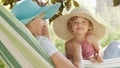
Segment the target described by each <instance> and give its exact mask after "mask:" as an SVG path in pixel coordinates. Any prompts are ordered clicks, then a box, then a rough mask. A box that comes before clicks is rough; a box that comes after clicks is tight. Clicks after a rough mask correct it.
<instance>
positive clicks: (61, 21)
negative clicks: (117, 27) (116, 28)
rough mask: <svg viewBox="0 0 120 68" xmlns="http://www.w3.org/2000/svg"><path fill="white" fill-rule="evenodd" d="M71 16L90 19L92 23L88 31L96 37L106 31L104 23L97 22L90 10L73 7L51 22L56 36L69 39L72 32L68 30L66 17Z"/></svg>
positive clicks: (99, 36) (101, 35)
mask: <svg viewBox="0 0 120 68" xmlns="http://www.w3.org/2000/svg"><path fill="white" fill-rule="evenodd" d="M73 16H82V17H85V18H87V19H88V20H90V21H91V23H92V25H93V29H92V30H91V31H90V32H91V33H93V34H94V35H96V37H97V38H98V39H100V38H102V37H103V36H104V34H105V32H106V28H105V26H104V25H102V24H100V23H98V22H97V21H96V20H95V19H94V18H93V17H92V16H91V14H90V12H89V11H88V10H87V9H85V8H83V7H82V8H81V7H78V8H75V9H73V10H72V11H71V12H70V13H69V14H66V15H63V16H60V17H58V18H56V19H55V20H54V22H53V29H54V31H55V33H56V34H57V35H58V37H60V38H62V39H64V40H69V39H71V38H72V37H73V32H71V31H69V30H68V28H67V22H68V19H70V18H71V17H73Z"/></svg>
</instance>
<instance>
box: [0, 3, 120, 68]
mask: <svg viewBox="0 0 120 68" xmlns="http://www.w3.org/2000/svg"><path fill="white" fill-rule="evenodd" d="M0 60H2V61H3V63H4V64H5V66H6V67H7V68H54V64H53V63H52V61H51V60H50V58H49V57H48V54H47V53H46V51H45V50H44V49H43V48H42V47H41V46H40V45H39V43H38V42H37V41H36V39H35V38H34V37H33V36H32V34H31V33H30V32H29V31H28V30H27V28H26V27H25V26H24V25H23V24H21V23H20V21H18V20H17V19H16V18H15V17H14V16H13V15H12V14H11V13H9V12H8V11H7V10H6V9H5V8H4V7H3V6H1V5H0ZM84 64H85V67H86V68H105V67H108V68H119V67H120V58H113V59H108V60H104V62H103V63H100V64H93V63H91V62H89V61H86V60H85V61H84Z"/></svg>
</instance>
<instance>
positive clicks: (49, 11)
mask: <svg viewBox="0 0 120 68" xmlns="http://www.w3.org/2000/svg"><path fill="white" fill-rule="evenodd" d="M60 5H61V4H60V3H57V4H53V5H50V6H44V7H40V8H39V9H38V11H35V12H36V14H35V15H34V16H32V17H29V18H26V19H22V20H20V21H21V22H23V24H25V25H26V24H27V23H28V22H30V21H31V20H32V19H34V18H35V17H36V16H38V15H40V14H41V13H45V16H44V17H43V19H48V18H51V17H52V16H53V15H54V14H55V13H56V12H57V11H58V9H59V7H60Z"/></svg>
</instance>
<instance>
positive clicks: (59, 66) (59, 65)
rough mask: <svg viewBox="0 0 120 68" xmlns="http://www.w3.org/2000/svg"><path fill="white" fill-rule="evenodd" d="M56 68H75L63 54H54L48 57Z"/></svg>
mask: <svg viewBox="0 0 120 68" xmlns="http://www.w3.org/2000/svg"><path fill="white" fill-rule="evenodd" d="M50 58H51V59H52V61H53V63H54V64H55V66H56V68H76V67H75V66H74V65H73V64H72V63H71V62H70V61H69V60H68V59H67V58H66V57H65V56H64V55H63V54H61V53H60V52H56V53H55V54H53V55H52V56H50Z"/></svg>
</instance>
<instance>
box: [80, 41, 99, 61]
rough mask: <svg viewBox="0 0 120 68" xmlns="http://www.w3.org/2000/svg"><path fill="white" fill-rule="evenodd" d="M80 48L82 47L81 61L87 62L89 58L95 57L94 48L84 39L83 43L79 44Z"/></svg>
mask: <svg viewBox="0 0 120 68" xmlns="http://www.w3.org/2000/svg"><path fill="white" fill-rule="evenodd" d="M80 44H81V47H82V56H83V59H85V60H88V57H89V56H92V55H93V56H95V55H96V53H97V52H96V51H95V49H94V47H93V46H92V45H90V43H89V42H88V41H87V39H85V40H84V41H83V42H81V43H80Z"/></svg>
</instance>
